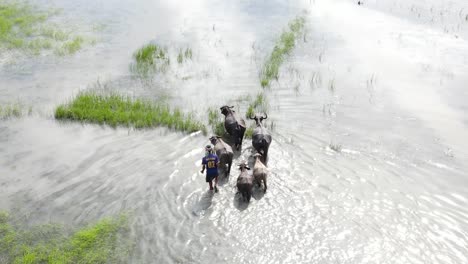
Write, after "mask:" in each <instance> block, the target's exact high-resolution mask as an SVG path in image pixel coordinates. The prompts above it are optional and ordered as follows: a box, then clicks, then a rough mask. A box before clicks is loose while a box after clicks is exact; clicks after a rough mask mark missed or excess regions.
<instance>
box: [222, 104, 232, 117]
mask: <svg viewBox="0 0 468 264" xmlns="http://www.w3.org/2000/svg"><path fill="white" fill-rule="evenodd" d="M233 108H234V106H227V105H224V106H222V107H221V108H219V110H221V114H223V115H225V116H226V115H228V114H231V113H232V112H233V111H234V110H232V109H233Z"/></svg>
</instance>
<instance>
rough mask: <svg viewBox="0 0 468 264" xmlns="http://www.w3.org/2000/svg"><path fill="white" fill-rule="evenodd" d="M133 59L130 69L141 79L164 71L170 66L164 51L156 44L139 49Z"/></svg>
mask: <svg viewBox="0 0 468 264" xmlns="http://www.w3.org/2000/svg"><path fill="white" fill-rule="evenodd" d="M133 58H134V60H135V62H134V63H132V64H131V66H130V69H131V70H132V71H133V72H135V73H137V74H138V75H140V76H143V77H148V76H149V75H150V74H153V73H155V72H158V71H165V70H166V69H167V67H168V66H169V64H170V59H169V56H168V55H167V51H166V49H164V48H162V47H160V46H158V45H156V44H147V45H145V46H143V47H141V48H140V49H138V50H137V51H136V52H135V53H134V54H133Z"/></svg>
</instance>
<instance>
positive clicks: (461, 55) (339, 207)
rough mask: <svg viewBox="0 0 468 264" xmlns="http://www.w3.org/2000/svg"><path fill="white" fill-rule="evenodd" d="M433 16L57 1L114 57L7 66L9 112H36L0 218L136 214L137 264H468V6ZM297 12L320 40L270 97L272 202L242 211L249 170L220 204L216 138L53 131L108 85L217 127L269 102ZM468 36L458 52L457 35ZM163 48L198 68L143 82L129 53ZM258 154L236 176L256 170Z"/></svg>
mask: <svg viewBox="0 0 468 264" xmlns="http://www.w3.org/2000/svg"><path fill="white" fill-rule="evenodd" d="M430 2H431V1H424V3H423V2H417V3H416V2H415V1H409V2H408V1H398V0H395V1H388V3H387V2H386V3H380V2H377V1H368V2H367V3H366V4H365V5H364V6H358V5H357V4H355V3H354V1H345V0H343V1H339V0H336V1H304V2H302V1H297V2H288V3H283V2H280V1H277V2H271V1H260V2H258V1H257V2H245V1H241V2H239V3H224V2H221V1H202V2H197V3H181V2H177V1H167V2H164V1H159V2H153V1H144V2H139V3H138V4H135V3H133V2H129V1H127V2H125V1H124V2H119V4H115V3H113V4H109V3H107V1H95V2H93V3H92V4H91V5H90V4H89V3H87V2H86V1H75V2H74V3H68V2H60V1H59V2H57V5H59V6H60V7H63V8H64V12H63V13H64V15H70V16H72V15H74V16H82V18H83V19H84V18H86V20H89V21H90V23H94V22H97V21H99V22H102V21H105V22H106V24H107V26H106V27H105V29H104V30H103V32H101V33H96V34H102V39H103V41H102V42H101V43H97V45H96V46H94V47H91V48H88V49H85V50H83V51H82V52H80V53H78V54H76V55H75V56H72V57H70V58H62V59H60V60H58V59H57V60H53V61H52V62H51V61H48V59H47V58H40V57H39V58H34V59H31V60H25V61H18V62H17V65H16V66H15V67H10V66H5V67H4V68H3V69H5V70H2V72H1V73H0V82H1V83H2V86H1V87H0V102H11V101H15V100H16V99H20V100H22V101H23V102H24V103H26V104H31V105H34V107H33V109H34V111H33V114H32V115H31V116H26V117H24V118H20V119H11V120H2V121H0V160H1V165H0V186H1V188H2V191H1V192H0V209H8V210H15V211H17V214H18V215H20V216H22V217H24V218H28V219H29V221H31V222H33V223H34V222H37V223H44V222H49V221H52V222H64V223H82V222H85V221H89V220H95V219H99V218H101V217H102V216H105V215H115V214H117V213H119V212H121V211H131V212H133V215H134V218H133V222H132V232H133V235H134V237H135V239H136V241H137V249H136V251H137V252H136V253H135V254H134V257H133V259H132V262H134V263H141V262H143V263H177V262H182V263H199V262H208V263H212V262H229V263H240V262H243V263H264V262H274V263H334V262H336V263H466V262H467V259H466V258H467V256H468V251H467V248H468V239H467V235H468V234H467V232H466V230H468V211H467V209H466V208H467V202H468V189H467V187H466V186H468V184H467V183H468V182H467V179H466V169H467V168H466V164H465V163H466V160H467V158H468V153H467V148H468V145H467V144H468V142H466V140H465V137H464V135H466V134H467V132H468V131H467V126H466V120H464V118H465V116H466V110H467V107H466V101H467V99H468V98H467V93H466V92H465V91H464V84H465V83H467V82H468V79H467V78H468V77H467V75H466V72H467V70H468V48H467V47H468V45H466V44H467V43H466V41H467V40H466V36H463V34H462V33H461V32H463V30H462V29H466V25H465V24H461V22H462V21H461V20H460V19H458V18H453V19H450V17H451V15H450V14H455V13H458V12H459V11H460V10H461V9H463V8H465V9H463V10H468V8H466V7H465V6H464V5H466V4H465V3H464V2H463V3H462V2H457V1H452V2H451V4H446V5H444V4H443V2H440V3H439V2H437V3H435V2H434V3H430ZM409 3H411V4H409ZM425 3H427V4H428V5H425ZM431 7H432V9H433V11H427V10H430V9H431ZM411 8H413V9H418V8H419V9H421V10H424V12H422V11H421V12H420V13H421V16H422V17H425V16H426V13H427V12H432V13H433V14H435V13H440V12H442V14H443V15H440V17H443V19H440V20H436V21H434V22H427V21H428V19H429V20H430V19H431V17H430V16H429V17H428V19H426V20H424V19H420V18H418V19H416V18H415V17H414V16H412V15H411V14H413V11H411ZM408 9H409V10H408ZM304 11H305V12H304ZM298 14H305V16H306V18H307V32H306V34H305V36H304V37H303V38H302V39H300V40H299V41H298V42H297V43H296V49H295V50H294V52H293V53H292V54H291V55H290V57H289V59H288V60H287V61H286V62H285V63H284V64H283V65H282V67H281V69H280V73H279V76H280V77H279V79H278V80H277V81H274V82H272V87H271V89H269V90H266V91H265V93H266V96H267V97H268V99H269V105H270V108H269V109H270V112H269V113H268V116H269V119H272V120H274V123H275V130H274V133H273V143H272V145H271V147H270V152H269V162H268V166H269V170H270V172H271V173H270V175H269V178H268V185H269V186H268V191H267V192H266V193H265V194H263V192H262V191H261V189H254V193H253V196H252V197H253V199H251V201H250V203H244V202H241V201H240V199H238V195H237V194H236V192H237V189H236V185H235V182H236V179H237V176H238V173H239V171H238V170H237V169H235V167H234V166H233V169H232V171H231V175H230V177H229V178H227V179H226V180H224V182H222V181H221V182H222V184H220V191H219V193H215V194H213V193H211V192H208V191H207V189H208V185H207V184H206V182H205V180H204V176H203V175H202V174H200V173H198V171H199V169H200V166H199V165H200V159H201V157H202V155H203V153H202V151H203V146H205V145H206V144H207V143H208V138H205V137H204V136H202V135H200V134H197V133H195V134H191V135H185V134H182V133H175V132H171V131H169V130H167V129H163V128H161V129H155V130H133V129H124V128H118V129H111V128H108V127H102V126H97V125H82V124H75V123H62V122H56V121H55V120H53V118H52V111H53V107H54V106H55V105H57V104H59V103H62V102H63V101H66V100H67V99H68V98H70V97H71V96H72V95H74V94H76V92H77V91H78V90H80V89H85V88H86V87H90V86H92V85H94V84H95V83H96V81H97V80H98V79H99V80H100V82H101V83H105V84H108V85H109V86H110V87H112V88H113V89H117V90H119V91H124V92H128V93H130V94H132V95H135V96H144V97H147V98H156V97H158V98H159V97H165V98H166V99H167V100H170V101H171V102H173V103H174V104H176V105H179V106H182V107H184V108H187V109H188V110H196V111H198V112H199V113H200V117H201V118H205V117H204V115H203V113H205V112H206V111H205V110H206V109H207V108H208V107H218V106H220V105H223V104H225V102H226V101H228V100H229V99H233V98H237V97H239V96H242V95H245V94H252V95H255V94H256V93H257V92H258V91H260V89H261V88H260V82H259V77H258V76H259V70H260V69H261V66H262V63H263V62H264V60H265V58H266V57H267V55H268V54H269V53H270V52H271V50H272V48H273V45H274V43H275V41H276V38H277V37H278V36H279V35H280V34H281V29H282V28H285V26H286V25H287V23H288V21H290V20H291V19H292V18H294V17H296V16H297V15H298ZM117 18H119V19H117ZM437 21H439V22H440V23H437ZM444 23H445V24H444ZM455 23H459V25H460V26H459V28H458V27H456V26H455V27H456V29H457V30H458V31H457V32H458V33H459V34H458V38H455V37H454V36H453V34H454V33H455V31H453V30H450V31H449V32H448V33H447V32H444V30H443V29H442V30H441V27H442V28H443V27H445V26H450V27H453V25H455ZM441 25H442V26H441ZM467 25H468V24H467ZM465 32H466V31H465ZM150 41H156V42H158V43H160V44H162V45H165V46H167V47H168V51H169V53H170V55H171V56H173V57H174V58H175V56H176V55H177V52H178V51H179V48H180V47H183V48H186V47H190V48H191V49H192V50H193V60H192V61H191V62H188V63H184V64H182V65H178V64H177V63H172V64H171V68H170V69H169V70H168V72H167V74H164V75H158V76H156V77H155V78H154V81H153V82H149V83H145V82H141V81H139V80H137V79H134V78H132V77H131V76H129V71H128V65H129V64H130V62H131V59H132V58H131V55H132V53H133V51H135V50H136V49H137V48H139V47H141V46H142V45H143V44H146V43H148V42H150ZM250 144H251V142H250V140H245V141H244V146H243V150H242V151H241V152H240V153H238V156H237V157H236V158H235V160H234V165H235V164H238V163H239V162H241V161H251V160H252V158H251V154H252V149H251V148H250ZM16 209H17V210H16ZM32 216H34V217H32Z"/></svg>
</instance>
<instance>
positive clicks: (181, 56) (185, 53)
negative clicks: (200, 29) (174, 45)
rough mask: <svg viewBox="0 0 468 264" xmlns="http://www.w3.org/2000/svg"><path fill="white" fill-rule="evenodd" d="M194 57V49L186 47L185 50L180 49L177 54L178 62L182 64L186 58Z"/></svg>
mask: <svg viewBox="0 0 468 264" xmlns="http://www.w3.org/2000/svg"><path fill="white" fill-rule="evenodd" d="M191 59H192V49H190V48H186V49H185V51H182V50H179V54H178V55H177V62H178V63H179V64H182V63H183V62H184V61H186V60H191Z"/></svg>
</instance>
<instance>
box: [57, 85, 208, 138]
mask: <svg viewBox="0 0 468 264" xmlns="http://www.w3.org/2000/svg"><path fill="white" fill-rule="evenodd" d="M55 118H56V119H63V120H73V121H80V122H89V123H98V124H107V125H110V126H112V127H116V126H126V127H135V128H150V127H156V126H166V127H169V128H172V129H176V130H179V131H186V132H195V131H199V130H201V131H203V132H204V133H205V134H206V127H205V126H204V125H203V124H202V123H200V122H198V121H196V120H195V119H194V118H193V116H192V114H184V113H182V111H181V110H180V109H171V108H170V107H169V106H168V105H167V104H165V103H162V102H150V101H147V100H144V99H132V98H129V97H126V96H122V95H117V94H112V95H103V94H98V93H93V92H82V93H80V94H78V96H77V97H76V98H75V99H73V101H71V102H70V103H68V104H64V105H60V106H59V107H57V108H56V110H55Z"/></svg>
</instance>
